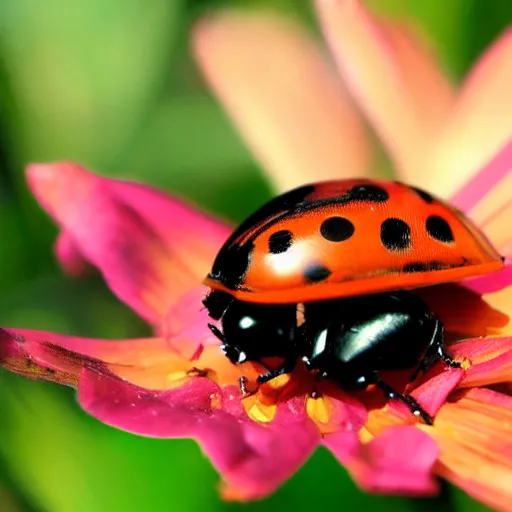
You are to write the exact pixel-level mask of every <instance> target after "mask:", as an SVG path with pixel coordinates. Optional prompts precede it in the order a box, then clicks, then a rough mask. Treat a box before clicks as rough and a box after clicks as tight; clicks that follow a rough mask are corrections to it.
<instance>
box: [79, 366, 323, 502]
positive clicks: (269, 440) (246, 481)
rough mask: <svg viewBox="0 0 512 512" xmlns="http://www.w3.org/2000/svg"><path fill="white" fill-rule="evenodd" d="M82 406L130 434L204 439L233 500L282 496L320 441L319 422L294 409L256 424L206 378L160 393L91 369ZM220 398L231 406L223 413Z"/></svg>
mask: <svg viewBox="0 0 512 512" xmlns="http://www.w3.org/2000/svg"><path fill="white" fill-rule="evenodd" d="M79 400H80V403H81V404H82V406H83V407H84V409H85V410H86V411H88V412H89V413H90V414H92V415H93V416H95V417H96V418H98V419H100V420H101V421H103V422H105V423H107V424H109V425H112V426H115V427H117V428H120V429H122V430H126V431H128V432H133V433H136V434H141V435H144V436H153V437H163V438H170V437H187V438H189V437H191V438H194V439H196V440H197V441H198V442H199V443H200V444H201V446H202V448H203V450H204V451H205V453H206V454H207V455H208V456H209V457H210V458H211V460H212V462H213V464H214V466H215V467H216V468H217V470H218V471H219V472H220V473H221V475H222V477H223V479H224V481H225V485H224V489H223V491H224V494H225V497H226V498H228V499H237V500H248V499H255V498H261V497H263V496H265V495H267V494H269V493H271V492H272V491H274V490H275V489H276V488H277V487H278V486H279V485H280V484H282V483H283V482H284V481H285V480H286V479H288V478H289V477H290V476H291V475H292V474H293V473H294V472H295V471H296V470H297V469H298V467H300V466H301V465H302V464H303V463H304V462H305V460H306V459H307V458H308V457H309V455H310V454H311V453H312V451H313V449H314V448H315V447H316V446H317V444H318V442H319V437H320V434H319V432H318V429H317V428H316V427H315V425H314V424H313V422H311V421H310V420H308V419H307V418H306V417H305V416H304V414H302V415H299V414H297V412H296V411H294V410H293V409H292V408H291V407H290V406H289V405H286V406H283V407H282V408H280V409H282V410H280V411H279V412H278V415H277V416H276V419H275V420H274V422H272V423H271V424H269V425H260V424H257V423H255V422H253V421H252V420H250V419H248V418H247V416H246V415H245V413H244V412H243V409H242V407H241V405H240V399H239V394H236V395H230V394H229V393H228V392H226V393H225V394H224V395H222V394H221V393H220V390H219V388H218V387H216V385H215V384H213V383H212V382H211V381H209V380H207V379H203V378H196V379H193V381H191V382H190V383H189V384H188V385H187V386H184V387H182V388H179V389H176V390H172V391H170V392H167V393H160V394H159V393H147V392H145V391H144V390H142V389H139V388H136V387H133V386H129V385H127V384H125V383H123V382H122V381H119V380H117V379H114V378H112V377H108V376H105V375H99V374H96V373H94V372H91V371H88V370H84V372H83V374H82V377H81V379H80V386H79ZM219 400H220V401H221V402H222V401H223V400H224V401H227V402H231V403H228V404H225V407H224V408H220V407H219V405H217V403H218V402H219ZM226 409H227V410H229V412H227V411H226Z"/></svg>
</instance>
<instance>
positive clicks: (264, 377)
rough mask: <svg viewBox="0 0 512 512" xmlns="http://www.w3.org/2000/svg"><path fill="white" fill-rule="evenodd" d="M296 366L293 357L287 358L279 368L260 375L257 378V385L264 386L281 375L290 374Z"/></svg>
mask: <svg viewBox="0 0 512 512" xmlns="http://www.w3.org/2000/svg"><path fill="white" fill-rule="evenodd" d="M296 365H297V357H296V356H295V355H293V357H287V358H286V359H285V360H284V361H283V364H282V365H281V366H278V367H277V368H274V369H273V370H270V371H269V372H267V373H262V374H261V375H259V376H258V384H264V383H265V382H268V381H269V380H272V379H275V378H276V377H279V375H283V374H284V373H291V372H293V370H294V369H295V366H296Z"/></svg>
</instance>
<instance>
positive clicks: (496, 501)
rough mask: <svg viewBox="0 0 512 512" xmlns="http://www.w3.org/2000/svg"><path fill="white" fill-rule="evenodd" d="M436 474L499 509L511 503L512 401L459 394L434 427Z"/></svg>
mask: <svg viewBox="0 0 512 512" xmlns="http://www.w3.org/2000/svg"><path fill="white" fill-rule="evenodd" d="M420 428H422V429H424V430H425V431H426V432H428V433H429V434H430V435H431V436H432V437H433V438H434V439H435V440H436V442H437V444H438V446H439V449H440V458H439V462H438V464H437V467H436V471H437V472H438V473H439V474H440V475H441V476H443V477H445V478H446V479H448V480H450V481H451V482H452V483H454V484H455V485H457V486H459V487H461V488H462V489H463V490H464V491H466V492H467V493H468V494H469V495H471V496H472V497H474V498H476V499H477V500H479V501H482V502H483V503H485V504H486V505H488V506H490V507H493V508H495V509H497V510H511V504H512V486H511V485H510V482H512V398H511V397H509V396H506V395H503V394H501V393H497V392H494V391H490V390H487V389H472V390H469V391H466V392H463V393H461V394H460V395H459V397H458V398H457V399H456V400H455V401H454V402H453V403H447V404H445V405H444V406H443V407H442V408H441V410H440V411H439V413H438V415H437V417H436V421H435V425H434V427H420Z"/></svg>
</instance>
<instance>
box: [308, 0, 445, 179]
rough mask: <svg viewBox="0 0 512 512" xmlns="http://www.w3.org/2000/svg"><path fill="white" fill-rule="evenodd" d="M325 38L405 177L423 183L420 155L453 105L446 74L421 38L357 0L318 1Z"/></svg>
mask: <svg viewBox="0 0 512 512" xmlns="http://www.w3.org/2000/svg"><path fill="white" fill-rule="evenodd" d="M317 7H318V13H319V16H320V21H321V24H322V27H323V29H324V32H325V35H326V37H327V40H328V42H329V44H330V47H331V49H332V51H333V53H334V55H335V58H336V61H337V63H338V66H339V68H340V70H341V72H342V74H343V77H344V78H345V80H346V81H347V84H348V85H349V87H350V90H351V92H352V94H353V95H354V96H355V98H356V99H357V100H358V103H359V104H360V106H361V108H362V109H363V110H364V111H365V113H366V114H367V115H368V117H369V118H370V120H371V122H372V125H373V126H374V127H375V129H376V130H377V132H378V134H379V135H380V137H381V139H382V140H383V141H384V143H385V144H386V146H387V147H388V150H389V151H390V153H391V156H392V157H393V159H394V160H395V162H396V164H397V167H398V169H399V171H400V172H401V173H402V174H403V176H404V179H406V180H407V181H411V182H416V183H421V182H422V181H423V177H422V176H419V175H418V166H417V163H418V155H421V154H422V153H424V151H425V139H426V137H428V136H431V135H433V134H434V133H435V131H436V130H437V129H438V128H439V127H440V125H441V123H442V122H443V120H444V118H445V115H446V111H447V110H448V109H449V107H450V106H451V104H452V101H453V98H452V92H451V88H450V86H449V84H448V82H447V80H446V78H445V77H444V76H443V74H442V73H441V71H440V69H439V68H438V65H437V63H436V62H435V61H434V59H433V58H432V56H431V55H430V54H429V52H428V51H427V50H426V49H425V47H424V46H423V44H422V43H421V42H420V41H419V38H418V37H416V36H415V35H413V34H412V33H411V32H410V31H404V30H403V29H398V28H397V27H395V26H392V25H391V24H390V23H388V22H385V23H383V22H379V21H377V20H376V19H374V17H373V16H372V15H371V13H370V12H369V11H368V10H367V9H365V8H364V6H363V5H362V3H361V2H359V1H357V0H317Z"/></svg>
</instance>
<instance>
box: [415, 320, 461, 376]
mask: <svg viewBox="0 0 512 512" xmlns="http://www.w3.org/2000/svg"><path fill="white" fill-rule="evenodd" d="M439 360H442V361H444V363H445V364H446V365H448V366H450V367H452V368H460V367H461V365H460V363H459V362H458V361H455V360H454V359H452V358H451V357H450V356H449V355H448V353H447V352H446V348H445V346H444V326H443V324H442V323H441V322H440V321H439V320H436V324H435V326H434V333H433V335H432V341H431V343H430V346H429V348H428V350H427V352H426V353H425V355H424V356H423V359H422V360H421V361H420V363H419V364H418V367H417V368H416V370H415V372H414V373H413V374H412V375H411V378H410V379H409V382H414V381H415V380H416V378H417V377H418V375H419V374H420V372H423V373H425V372H427V371H428V370H430V368H432V367H433V366H434V364H436V363H437V361H439Z"/></svg>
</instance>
